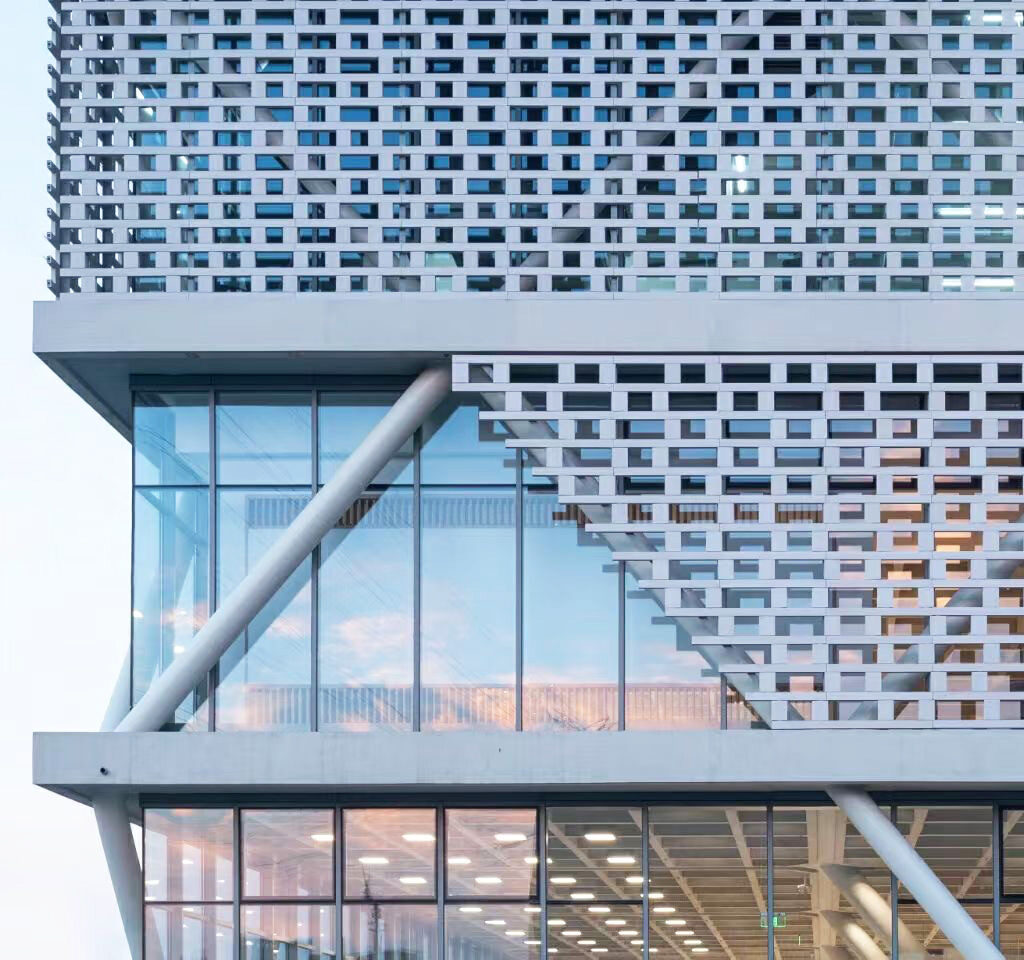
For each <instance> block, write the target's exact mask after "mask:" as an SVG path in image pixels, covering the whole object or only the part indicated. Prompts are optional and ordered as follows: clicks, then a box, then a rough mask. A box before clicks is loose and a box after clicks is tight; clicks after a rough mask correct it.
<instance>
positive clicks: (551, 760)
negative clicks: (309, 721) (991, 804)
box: [33, 729, 1024, 802]
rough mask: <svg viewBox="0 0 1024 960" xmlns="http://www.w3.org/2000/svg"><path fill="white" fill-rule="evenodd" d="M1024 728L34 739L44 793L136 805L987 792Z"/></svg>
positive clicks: (998, 781)
mask: <svg viewBox="0 0 1024 960" xmlns="http://www.w3.org/2000/svg"><path fill="white" fill-rule="evenodd" d="M1019 748H1020V731H1017V730H952V729H949V730H885V731H882V730H869V729H864V730H839V731H825V730H807V731H797V730H785V731H770V730H688V731H618V732H605V733H594V732H590V733H564V732H553V733H545V732H536V733H522V732H518V733H516V732H511V731H509V732H482V731H464V732H444V733H415V734H396V733H284V732H280V733H271V732H259V733H37V734H36V735H35V742H34V767H33V779H34V782H35V783H36V784H37V785H38V786H42V787H46V788H47V789H50V790H53V791H55V792H57V793H61V794H64V795H66V796H70V797H73V798H75V799H78V800H82V801H85V802H90V801H91V800H92V799H93V798H94V797H96V796H99V795H103V794H104V793H109V792H111V791H120V792H124V793H128V794H131V795H138V794H145V793H149V794H162V795H163V794H166V795H176V794H177V795H191V796H198V795H202V794H247V795H260V794H262V795H270V794H281V793H292V794H294V793H323V792H332V793H351V794H358V793H373V794H374V795H375V796H378V797H380V796H383V795H386V794H392V795H397V794H405V795H409V794H415V793H421V794H423V793H441V792H461V793H522V792H524V791H526V792H566V793H573V792H575V793H580V794H593V793H595V792H602V791H604V792H613V791H623V790H629V791H631V792H633V793H650V794H667V793H673V792H674V793H691V792H692V793H701V792H703V793H723V792H739V791H743V792H762V793H763V792H769V791H789V792H800V791H821V790H824V789H826V788H827V787H829V786H831V785H834V784H837V783H841V784H847V785H853V786H860V787H864V788H866V789H870V790H877V791H886V790H891V791H901V792H909V793H913V792H917V793H922V792H929V791H932V792H933V791H955V792H957V793H958V794H965V793H979V794H984V795H985V796H987V797H989V798H991V797H992V796H993V795H995V794H997V793H999V792H1002V791H1019V790H1021V788H1022V786H1024V763H1022V762H1021V760H1020V754H1019V752H1018V751H1019Z"/></svg>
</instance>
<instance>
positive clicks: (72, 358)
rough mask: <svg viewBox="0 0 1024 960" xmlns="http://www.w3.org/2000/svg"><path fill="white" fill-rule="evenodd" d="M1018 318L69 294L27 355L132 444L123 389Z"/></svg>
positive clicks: (568, 301) (992, 311) (656, 303)
mask: <svg viewBox="0 0 1024 960" xmlns="http://www.w3.org/2000/svg"><path fill="white" fill-rule="evenodd" d="M1021 309H1022V308H1021V300H1019V299H1013V298H1006V297H991V298H988V297H982V298H976V297H975V298H965V299H958V298H948V297H943V298H930V297H928V296H921V295H915V296H912V297H906V298H900V297H869V298H858V297H834V296H828V297H814V296H802V297H800V298H799V299H796V300H792V299H789V300H787V299H786V298H785V297H776V298H766V297H759V298H757V297H744V296H742V295H738V296H729V297H726V298H719V297H716V296H704V295H693V296H673V297H633V298H629V297H622V298H607V297H601V298H588V297H579V298H577V297H571V298H566V297H561V298H558V299H550V298H548V299H545V298H542V297H540V298H536V299H532V298H529V297H520V298H517V299H506V298H501V297H494V298H492V297H472V296H469V297H458V298H444V297H438V298H434V297H403V296H400V295H393V296H376V297H373V296H368V297H358V296H356V297H352V296H349V297H330V296H312V295H308V294H307V295H303V296H289V295H279V294H253V295H227V294H221V295H216V294H205V295H180V296H179V295H176V296H168V297H157V296H154V297H147V296H135V297H126V298H109V299H108V298H106V297H84V298H83V297H75V296H72V295H68V296H65V297H64V298H63V299H61V300H60V301H56V302H40V303H37V304H36V305H35V322H34V339H33V349H34V350H35V352H36V354H37V355H38V356H39V357H40V358H41V359H42V360H43V361H44V362H45V363H47V364H48V365H49V366H50V367H51V368H52V369H53V370H54V371H55V372H56V373H57V374H58V375H59V376H61V377H62V378H63V379H64V380H66V381H67V382H68V384H70V386H71V387H72V388H73V389H74V390H75V391H76V392H77V393H79V394H80V395H81V396H82V397H83V398H84V399H86V400H87V401H88V402H89V403H90V404H91V405H92V406H93V407H95V408H96V409H97V410H98V411H99V412H100V413H101V414H102V415H103V416H104V417H106V418H107V419H108V420H109V421H110V422H111V423H112V424H113V425H114V426H115V427H116V428H117V429H119V430H121V431H122V432H123V433H125V434H127V432H128V429H129V424H130V422H131V402H130V391H129V385H130V382H131V378H132V377H160V376H162V377H167V376H171V377H197V378H202V377H213V376H216V377H219V378H223V377H225V376H232V375H237V376H243V377H248V378H254V377H260V376H268V375H279V376H294V377H323V376H330V375H363V376H368V375H374V376H387V375H393V376H395V377H399V378H400V377H411V376H412V375H414V374H416V373H418V372H419V371H420V370H422V369H423V368H424V367H425V366H427V365H428V364H431V363H436V362H438V361H442V360H444V359H445V358H446V357H447V356H449V355H451V354H453V353H584V354H586V353H604V354H626V353H628V354H664V353H765V354H770V353H774V354H789V353H809V354H819V355H820V354H825V353H829V354H841V353H866V352H867V353H903V352H908V353H914V352H916V353H940V352H941V353H967V354H975V353H978V352H979V351H984V352H985V353H986V354H996V353H1019V352H1024V324H1022V323H1021V315H1022V314H1021ZM979 330H983V331H984V333H983V335H982V336H980V337H979Z"/></svg>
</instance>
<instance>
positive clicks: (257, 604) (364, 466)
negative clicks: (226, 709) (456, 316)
mask: <svg viewBox="0 0 1024 960" xmlns="http://www.w3.org/2000/svg"><path fill="white" fill-rule="evenodd" d="M450 389H451V373H450V371H449V370H448V369H447V368H442V367H437V368H432V369H429V370H425V371H424V372H423V373H421V374H420V375H419V376H418V377H417V378H416V380H415V381H413V383H412V384H411V385H410V386H409V388H408V389H407V390H406V391H405V393H403V394H402V395H401V397H399V398H398V400H396V401H395V404H394V406H392V408H391V409H390V410H389V411H388V412H387V413H386V414H385V415H384V417H383V419H382V420H381V421H380V423H378V424H377V425H376V426H375V427H374V428H373V429H372V430H371V431H370V433H369V434H368V435H367V437H366V439H365V440H363V442H362V443H360V444H359V446H358V447H357V448H356V449H355V450H354V451H353V452H352V454H351V456H349V458H348V459H347V460H346V461H345V462H344V463H343V464H342V465H341V466H340V467H339V468H338V471H337V472H336V473H335V474H334V476H333V477H331V479H330V480H328V481H327V483H326V484H325V485H324V488H323V489H322V490H320V492H319V493H317V494H316V495H315V496H314V497H313V499H312V500H310V501H309V503H308V504H307V505H306V507H305V508H304V509H303V511H302V512H301V513H300V514H299V515H298V516H297V517H296V518H295V520H294V521H293V522H292V524H291V526H289V527H288V529H287V530H285V532H284V533H283V534H282V535H281V537H280V538H279V539H278V540H277V541H276V542H275V543H274V545H273V546H272V547H271V548H270V549H269V550H268V551H267V552H266V553H265V554H264V556H263V557H262V558H261V559H260V560H259V562H258V563H257V564H256V565H255V566H254V567H253V568H252V570H251V571H250V572H249V573H248V574H247V575H246V577H245V578H244V579H243V580H242V582H241V583H240V584H239V585H238V586H237V587H236V588H235V589H234V590H233V591H232V592H231V594H230V595H229V596H227V597H225V598H224V601H223V602H222V603H221V605H220V606H219V607H218V608H217V611H216V612H215V613H214V614H213V616H212V617H210V619H209V620H208V621H207V622H206V623H205V624H204V625H203V627H202V628H201V629H200V630H199V631H198V632H197V633H196V635H195V637H194V638H193V640H192V643H191V644H189V646H188V649H187V650H186V651H185V652H184V653H182V654H181V655H180V656H178V657H177V658H176V659H175V660H174V662H173V663H172V664H171V665H170V666H169V667H168V668H167V669H166V670H165V671H164V672H163V673H162V674H160V676H159V677H157V678H156V680H154V681H153V684H152V686H150V688H149V690H147V691H146V693H145V694H144V695H143V697H142V699H141V700H139V702H138V703H137V704H136V705H135V707H134V708H133V709H132V710H131V711H130V712H129V713H128V715H127V716H126V717H125V718H124V720H123V721H122V722H121V723H120V724H119V725H118V727H117V729H118V731H121V732H127V733H142V732H145V731H149V730H159V729H160V727H161V725H162V724H163V723H164V722H165V721H166V720H167V718H168V717H169V716H170V715H171V713H172V712H173V711H174V709H175V708H176V707H177V706H178V704H179V703H181V701H182V700H183V699H184V698H185V696H186V695H187V694H188V693H189V691H191V690H192V689H193V688H194V687H195V686H196V684H197V683H199V681H200V680H202V678H203V677H204V676H206V674H207V672H208V671H209V670H210V669H211V668H212V667H213V666H214V664H216V663H217V661H218V660H219V659H220V658H221V656H222V655H223V654H224V652H225V651H226V650H227V649H228V647H230V646H231V644H232V643H233V642H234V641H235V639H236V638H237V637H238V636H239V635H240V634H241V633H242V631H244V630H245V628H246V627H247V626H248V625H249V623H250V622H251V621H252V619H253V617H255V616H256V614H258V613H259V612H260V610H261V609H262V608H263V605H264V604H265V603H267V601H268V600H270V598H271V597H273V595H274V593H275V592H276V591H277V590H278V589H279V588H280V587H281V586H282V585H283V584H284V582H285V581H286V580H287V579H288V577H289V576H291V574H292V573H293V572H294V571H295V570H296V568H297V567H298V566H299V564H300V563H302V561H303V560H304V559H305V558H306V557H308V556H309V555H310V554H311V553H312V552H313V548H314V547H315V546H316V545H317V544H318V543H319V542H320V541H321V540H322V539H323V538H324V536H326V534H327V533H328V532H329V531H330V530H331V529H332V527H334V525H335V524H336V523H337V522H338V518H339V517H340V516H341V515H342V514H343V513H344V512H345V511H346V510H347V509H348V508H349V507H350V506H352V504H353V503H354V502H355V500H356V498H357V497H359V496H360V495H361V494H362V493H363V492H364V491H365V490H366V488H367V486H368V485H369V484H370V482H371V481H372V480H373V478H374V477H375V476H377V474H378V473H379V472H380V471H381V470H382V469H383V468H384V467H385V466H386V465H387V463H388V461H389V460H390V459H391V458H392V457H393V456H394V455H395V454H396V453H397V452H398V451H399V450H400V449H401V447H402V445H403V444H404V443H406V442H407V441H408V439H409V438H410V437H411V436H412V434H413V432H414V431H415V430H416V429H417V428H418V427H419V426H420V425H421V424H422V423H423V421H424V420H425V419H426V417H427V416H428V415H429V414H430V413H431V411H433V409H434V408H435V407H436V406H437V405H438V404H439V403H440V402H441V400H443V399H444V397H446V396H447V395H448V393H449V391H450Z"/></svg>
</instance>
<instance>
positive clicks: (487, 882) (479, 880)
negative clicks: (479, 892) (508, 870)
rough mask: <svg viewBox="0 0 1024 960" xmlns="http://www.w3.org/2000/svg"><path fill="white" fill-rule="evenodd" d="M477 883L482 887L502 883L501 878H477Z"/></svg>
mask: <svg viewBox="0 0 1024 960" xmlns="http://www.w3.org/2000/svg"><path fill="white" fill-rule="evenodd" d="M476 882H477V883H479V884H480V885H481V886H494V885H495V884H498V883H501V877H477V878H476Z"/></svg>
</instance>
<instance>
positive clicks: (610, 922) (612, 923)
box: [605, 917, 626, 927]
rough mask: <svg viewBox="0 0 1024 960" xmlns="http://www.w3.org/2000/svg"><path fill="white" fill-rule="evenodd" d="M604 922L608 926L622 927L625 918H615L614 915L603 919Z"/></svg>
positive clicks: (624, 923)
mask: <svg viewBox="0 0 1024 960" xmlns="http://www.w3.org/2000/svg"><path fill="white" fill-rule="evenodd" d="M605 924H606V925H607V926H609V927H624V926H625V925H626V921H625V920H617V919H616V918H615V917H611V918H609V919H608V920H605Z"/></svg>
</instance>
